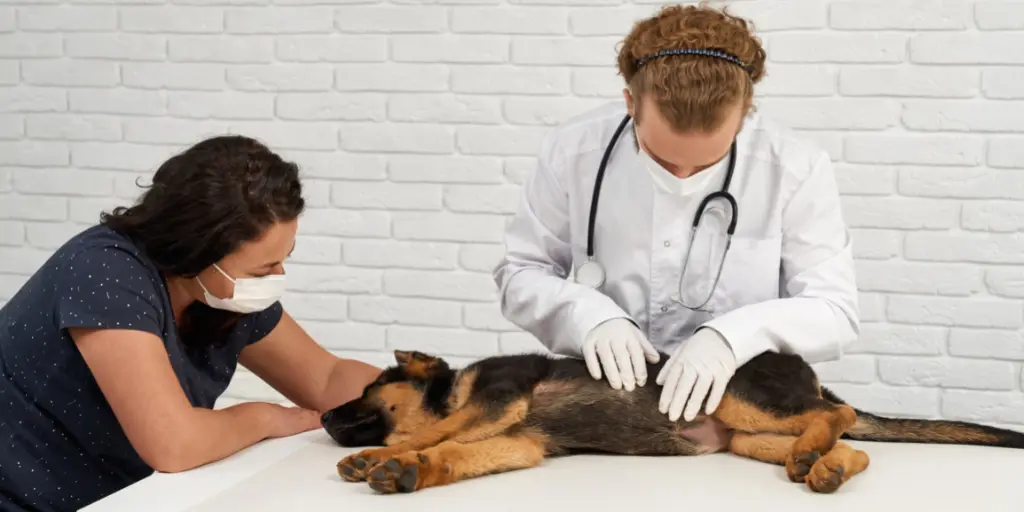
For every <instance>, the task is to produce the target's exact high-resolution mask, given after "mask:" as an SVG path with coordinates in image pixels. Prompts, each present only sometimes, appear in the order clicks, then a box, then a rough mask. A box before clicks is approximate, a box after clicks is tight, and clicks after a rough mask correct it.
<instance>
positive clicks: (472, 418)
mask: <svg viewBox="0 0 1024 512" xmlns="http://www.w3.org/2000/svg"><path fill="white" fill-rule="evenodd" d="M528 410H529V401H528V400H527V399H525V398H522V399H519V400H515V401H514V402H512V403H511V404H509V405H508V406H507V407H505V408H502V409H498V411H500V413H499V412H497V411H485V410H482V409H481V408H479V407H477V406H475V405H472V404H471V405H467V406H465V407H463V408H462V409H459V410H458V411H455V412H454V413H452V414H451V415H450V416H448V417H447V418H445V419H443V420H441V421H439V422H437V423H436V424H434V425H432V426H430V427H428V428H425V429H423V431H421V432H418V433H417V434H416V435H414V436H413V437H412V438H410V439H408V440H406V441H403V442H401V443H398V444H396V445H393V446H386V447H383V448H372V449H369V450H363V451H361V452H359V453H356V454H354V455H349V456H348V457H345V458H344V459H342V460H341V461H340V462H338V473H339V474H340V475H341V477H342V478H344V479H346V480H348V481H350V482H359V481H362V480H365V479H366V475H367V474H368V473H369V472H370V471H371V470H372V469H373V468H374V466H376V465H377V464H380V463H381V461H384V460H386V459H387V458H388V457H392V456H394V455H397V454H400V453H406V452H409V451H414V450H423V449H425V448H428V447H431V446H434V445H436V444H438V443H440V442H442V441H445V440H449V439H450V440H452V441H457V442H461V443H470V442H474V441H479V440H482V439H486V438H488V437H492V436H496V435H498V434H501V433H502V432H504V431H505V430H506V429H508V428H509V427H511V426H512V425H515V424H517V423H519V422H521V421H523V419H524V418H525V417H526V412H527V411H528ZM496 414H500V416H497V417H496V418H494V419H493V420H492V419H491V418H490V417H491V416H495V415H496Z"/></svg>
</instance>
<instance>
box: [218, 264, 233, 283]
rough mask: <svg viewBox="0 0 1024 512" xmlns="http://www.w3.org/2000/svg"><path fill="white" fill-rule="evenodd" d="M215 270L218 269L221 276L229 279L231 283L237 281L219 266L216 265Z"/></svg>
mask: <svg viewBox="0 0 1024 512" xmlns="http://www.w3.org/2000/svg"><path fill="white" fill-rule="evenodd" d="M213 268H215V269H217V271H218V272H220V273H221V274H223V275H224V277H226V278H228V281H231V282H232V283H234V282H235V279H234V278H233V277H231V276H229V275H228V273H227V272H224V269H222V268H220V266H219V265H217V264H216V263H214V264H213Z"/></svg>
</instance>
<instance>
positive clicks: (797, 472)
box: [786, 452, 821, 483]
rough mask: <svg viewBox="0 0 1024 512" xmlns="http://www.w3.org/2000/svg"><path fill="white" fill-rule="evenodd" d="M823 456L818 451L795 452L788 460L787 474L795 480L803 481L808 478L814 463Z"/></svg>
mask: <svg viewBox="0 0 1024 512" xmlns="http://www.w3.org/2000/svg"><path fill="white" fill-rule="evenodd" d="M820 458H821V455H820V454H818V453H817V452H805V453H797V454H794V455H793V456H792V457H791V458H790V459H789V460H788V461H786V475H787V476H789V479H790V480H791V481H793V482H797V483H801V482H804V481H805V480H806V478H807V475H808V474H809V473H810V472H811V468H813V467H814V463H815V462H817V461H818V459H820Z"/></svg>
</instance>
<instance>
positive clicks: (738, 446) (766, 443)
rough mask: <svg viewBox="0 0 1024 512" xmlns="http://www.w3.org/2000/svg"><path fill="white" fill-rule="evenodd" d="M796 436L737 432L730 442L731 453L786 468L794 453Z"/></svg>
mask: <svg viewBox="0 0 1024 512" xmlns="http://www.w3.org/2000/svg"><path fill="white" fill-rule="evenodd" d="M794 441H796V436H784V435H779V434H747V433H745V432H737V433H735V434H733V436H732V439H731V440H730V441H729V452H731V453H733V454H735V455H739V456H741V457H747V458H750V459H754V460H759V461H761V462H767V463H769V464H777V465H779V466H785V465H786V461H787V460H789V454H790V453H792V452H793V442H794Z"/></svg>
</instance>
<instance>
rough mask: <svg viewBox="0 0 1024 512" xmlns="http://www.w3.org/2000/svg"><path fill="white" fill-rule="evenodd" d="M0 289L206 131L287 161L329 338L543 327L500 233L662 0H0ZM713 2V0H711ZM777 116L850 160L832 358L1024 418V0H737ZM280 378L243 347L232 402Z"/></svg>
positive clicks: (494, 344) (892, 410)
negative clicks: (843, 331)
mask: <svg viewBox="0 0 1024 512" xmlns="http://www.w3.org/2000/svg"><path fill="white" fill-rule="evenodd" d="M0 3H5V4H10V5H9V6H5V7H2V8H0V304H3V303H4V301H6V300H9V298H10V297H11V296H12V295H13V294H14V293H15V292H16V291H17V289H18V288H19V287H20V286H21V284H22V283H23V282H24V280H25V279H26V278H27V276H28V275H30V274H31V273H32V272H33V271H34V270H35V269H36V268H37V266H38V265H39V264H40V263H42V262H43V261H44V260H45V258H46V257H47V255H48V254H50V253H51V252H52V251H53V249H55V248H56V247H58V246H60V244H61V243H63V241H64V240H66V239H67V238H68V237H70V236H72V235H73V234H75V233H76V232H78V231H79V230H81V229H82V228H84V227H86V226H88V225H90V224H92V223H94V222H96V220H97V219H98V217H99V214H100V212H101V211H103V210H107V209H110V208H112V207H114V206H117V205H119V204H126V203H128V202H130V201H131V200H133V199H134V198H135V197H136V195H137V194H138V193H139V191H140V190H139V188H138V187H137V186H136V180H139V182H140V183H145V182H146V180H147V177H148V176H149V175H150V174H151V173H152V172H153V170H154V169H155V168H156V167H157V166H158V165H159V164H160V163H161V162H162V161H163V160H164V159H165V158H167V157H168V156H170V155H171V154H173V153H174V152H176V151H179V150H180V149H182V148H183V147H185V146H187V145H189V144H191V143H193V142H195V141H196V140H198V139H200V138H202V137H206V136H210V135H214V134H218V133H244V134H247V135H252V136H256V137H258V138H260V139H262V140H264V141H265V142H267V143H268V144H269V145H270V146H272V147H273V148H274V149H276V150H278V151H280V152H281V153H282V154H283V155H285V156H286V157H287V158H290V159H292V160H294V161H296V162H297V163H298V164H299V165H300V167H301V168H302V172H303V175H304V176H305V179H306V187H305V190H306V193H307V198H308V202H309V205H310V209H309V210H308V211H307V213H306V214H305V216H304V217H303V219H302V221H301V224H300V228H299V241H298V244H297V246H296V249H295V252H294V253H293V255H292V258H291V259H290V260H289V263H288V273H289V278H290V279H289V290H288V295H287V296H286V298H285V305H286V306H287V307H288V308H289V311H290V312H291V313H292V315H293V316H294V317H295V318H296V319H298V321H299V322H300V323H301V324H302V325H303V327H305V328H306V329H307V330H308V331H309V332H310V333H311V334H312V335H313V336H314V337H315V338H316V339H317V340H318V341H319V342H320V343H322V344H323V345H324V346H325V347H327V348H328V349H329V350H331V351H333V352H334V353H336V354H338V355H341V356H345V357H355V358H359V359H362V360H365V361H367V362H370V363H372V364H377V365H384V364H388V363H390V362H391V351H392V350H394V349H396V348H420V349H424V350H429V351H432V352H437V353H440V354H444V355H447V356H449V357H451V358H452V361H453V362H456V363H458V362H465V361H468V360H470V359H471V358H474V357H479V356H483V355H487V354H492V353H501V352H505V353H507V352H519V351H534V350H541V349H542V347H541V345H540V344H539V343H538V341H537V340H535V339H533V338H532V337H531V336H530V335H528V334H525V333H523V332H522V331H520V330H519V329H517V328H516V327H515V326H513V325H511V324H509V323H508V322H507V321H506V320H505V319H504V318H503V317H502V316H501V313H500V310H499V308H498V304H497V290H496V289H495V287H494V284H493V282H492V279H491V274H490V273H491V271H492V269H493V267H494V265H495V264H496V263H497V261H498V260H499V259H500V258H501V256H502V249H503V248H502V230H503V228H504V226H505V225H506V222H507V220H508V216H509V215H511V214H512V213H513V212H514V211H515V210H516V208H517V207H518V205H519V204H518V203H519V193H520V190H521V187H522V185H523V183H524V182H525V181H526V179H527V178H528V177H529V176H530V173H531V172H532V171H533V169H534V166H535V163H536V151H537V149H538V147H539V142H540V140H541V137H543V136H544V134H546V133H547V132H548V130H550V128H551V127H552V126H554V125H557V124H558V123H560V122H562V121H564V120H566V119H568V118H571V117H572V116H575V115H577V114H580V113H582V112H584V111H586V110H588V109H590V108H593V107H595V106H598V105H601V104H603V103H604V102H606V101H608V100H615V99H618V98H620V97H621V94H622V86H623V85H622V83H621V78H620V77H619V76H617V73H616V69H615V53H614V52H615V48H616V45H617V44H618V43H619V41H620V40H621V38H622V37H623V36H624V34H625V33H626V31H627V30H629V28H630V26H631V25H632V23H633V22H634V21H635V20H636V19H637V18H638V17H642V16H645V15H647V14H648V13H650V12H652V11H653V10H654V9H656V8H657V7H658V6H659V4H660V3H663V2H661V1H660V0H586V1H573V0H529V1H525V0H524V1H514V0H450V1H440V2H433V1H432V2H412V1H400V2H399V1H395V2H374V1H361V0H360V1H356V0H346V1H340V2H330V1H314V0H298V1H295V0H288V1H275V0H226V1H216V2H204V1H199V0H179V1H172V0H144V1H133V2H109V1H106V2H99V1H72V2H57V1H46V2H31V1H20V2H19V1H15V2H0ZM716 3H717V2H716ZM730 4H732V7H731V8H732V10H733V12H735V13H737V14H740V15H743V16H748V17H750V18H752V19H753V21H754V24H755V27H756V28H757V29H758V30H759V31H760V34H759V35H760V36H761V37H762V38H763V41H764V42H765V45H766V48H767V51H768V61H767V70H768V73H767V77H766V78H765V80H764V82H762V83H761V84H760V85H759V87H758V89H757V95H758V97H757V105H758V108H759V109H760V110H761V112H762V113H764V114H765V115H768V116H771V117H772V118H774V119H776V120H777V121H779V122H781V123H782V124H785V125H788V126H790V127H792V128H794V129H796V130H797V131H799V132H800V133H802V134H804V135H806V136H808V137H810V138H811V139H813V140H815V141H816V142H817V143H819V144H821V145H822V147H824V148H825V150H826V151H828V153H829V154H830V155H831V156H832V157H833V159H834V160H835V169H836V175H837V181H838V186H839V189H840V192H841V194H842V195H843V198H842V208H843V212H844V215H845V217H846V219H847V221H848V222H849V224H850V226H851V228H852V236H853V239H854V249H853V251H854V258H855V259H856V263H857V275H858V281H859V286H860V291H861V293H860V312H861V318H862V321H863V326H862V333H861V340H860V341H859V342H858V343H856V344H854V345H853V346H852V347H851V348H850V350H849V352H848V354H847V355H846V356H845V357H844V358H843V359H841V360H839V361H830V362H826V363H821V364H819V365H818V367H817V368H818V371H819V372H820V374H821V378H822V381H823V382H826V383H828V384H829V386H830V387H832V388H833V389H835V390H836V391H837V392H839V393H840V394H842V396H843V397H844V398H846V399H848V400H849V401H850V402H851V403H853V404H855V405H857V406H858V407H860V408H863V409H865V410H868V411H872V412H877V413H883V414H893V415H901V416H912V417H948V418H957V419H970V420H977V421H985V422H990V423H998V424H1004V425H1018V426H1020V427H1021V428H1022V429H1024V412H1022V411H1024V402H1022V400H1024V399H1022V398H1021V396H1022V394H1021V393H1022V389H1021V383H1022V378H1024V375H1022V374H1021V364H1022V362H1024V271H1022V270H1021V268H1022V265H1024V178H1022V174H1021V169H1024V106H1022V104H1021V100H1024V87H1022V85H1021V84H1022V83H1024V52H1021V51H1020V50H1019V49H1020V48H1021V47H1022V46H1024V3H1022V2H1017V1H996V0H867V1H855V0H760V1H756V2H755V1H735V2H730ZM246 399H269V400H283V398H282V397H281V396H280V395H278V394H277V393H276V392H275V391H274V390H273V389H272V388H270V387H269V386H266V385H265V384H263V383H261V382H260V381H259V380H258V379H256V378H255V377H254V376H253V375H252V374H250V373H248V372H247V371H244V370H242V371H240V372H239V373H238V377H237V378H236V380H235V381H234V382H233V383H232V384H231V386H230V387H229V389H228V392H227V394H226V396H225V398H224V403H232V402H235V401H239V400H246Z"/></svg>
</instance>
